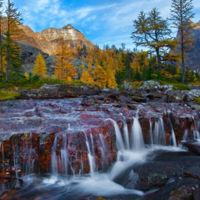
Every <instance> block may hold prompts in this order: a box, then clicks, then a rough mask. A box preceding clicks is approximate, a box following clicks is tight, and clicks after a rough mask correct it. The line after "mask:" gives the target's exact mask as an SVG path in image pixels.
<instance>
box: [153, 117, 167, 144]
mask: <svg viewBox="0 0 200 200" xmlns="http://www.w3.org/2000/svg"><path fill="white" fill-rule="evenodd" d="M153 144H157V145H165V129H164V123H163V119H162V118H161V117H160V118H159V120H158V121H157V122H155V128H154V130H153Z"/></svg>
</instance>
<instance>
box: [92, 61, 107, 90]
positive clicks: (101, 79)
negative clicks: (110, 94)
mask: <svg viewBox="0 0 200 200" xmlns="http://www.w3.org/2000/svg"><path fill="white" fill-rule="evenodd" d="M93 78H94V80H95V84H96V85H98V86H100V87H102V88H106V85H107V80H108V78H107V73H106V71H105V70H104V69H103V67H102V66H101V65H96V67H95V70H94V71H93Z"/></svg>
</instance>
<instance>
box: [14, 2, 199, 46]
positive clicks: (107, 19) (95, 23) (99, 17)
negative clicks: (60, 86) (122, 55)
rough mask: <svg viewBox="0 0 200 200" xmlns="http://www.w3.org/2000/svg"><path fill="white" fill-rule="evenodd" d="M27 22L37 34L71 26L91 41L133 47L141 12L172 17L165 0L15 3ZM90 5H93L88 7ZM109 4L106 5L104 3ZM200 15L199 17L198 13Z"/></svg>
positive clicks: (197, 3) (196, 18)
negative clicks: (123, 44)
mask: <svg viewBox="0 0 200 200" xmlns="http://www.w3.org/2000/svg"><path fill="white" fill-rule="evenodd" d="M15 1H16V2H18V5H20V6H18V7H19V8H20V11H21V13H22V17H23V19H24V24H25V25H28V26H31V28H32V29H33V30H34V31H40V32H41V31H42V30H43V29H45V28H48V27H54V28H62V27H63V26H65V25H67V24H72V25H73V26H74V27H75V28H76V29H78V30H81V31H82V32H83V34H84V35H85V36H86V37H87V38H88V39H90V40H91V41H92V42H94V43H97V44H100V45H102V44H111V42H112V44H117V45H120V44H121V43H122V42H123V43H127V46H129V48H131V46H133V44H132V41H131V39H130V34H131V32H132V31H133V20H134V19H136V18H137V16H138V13H139V12H140V11H141V10H144V11H145V12H149V11H150V10H151V9H152V8H154V7H157V8H158V9H159V11H160V12H161V15H162V17H164V18H165V17H168V16H169V14H170V6H171V1H166V0H140V1H138V0H131V1H130V0H117V1H116V0H109V1H105V0H104V1H102V0H97V1H95V2H92V1H87V2H81V1H75V0H35V1H27V0H15ZM88 2H92V3H90V4H88ZM102 2H106V3H102ZM20 3H21V4H20ZM193 5H194V11H195V13H197V14H196V16H195V21H198V20H200V11H199V10H200V1H199V0H193ZM198 13H199V14H198Z"/></svg>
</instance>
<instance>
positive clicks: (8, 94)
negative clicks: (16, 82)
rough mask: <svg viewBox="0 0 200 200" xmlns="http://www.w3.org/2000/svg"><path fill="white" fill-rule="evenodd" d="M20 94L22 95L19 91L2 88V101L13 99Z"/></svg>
mask: <svg viewBox="0 0 200 200" xmlns="http://www.w3.org/2000/svg"><path fill="white" fill-rule="evenodd" d="M19 96H20V93H19V92H14V91H7V90H0V101H4V100H13V99H15V98H16V97H19Z"/></svg>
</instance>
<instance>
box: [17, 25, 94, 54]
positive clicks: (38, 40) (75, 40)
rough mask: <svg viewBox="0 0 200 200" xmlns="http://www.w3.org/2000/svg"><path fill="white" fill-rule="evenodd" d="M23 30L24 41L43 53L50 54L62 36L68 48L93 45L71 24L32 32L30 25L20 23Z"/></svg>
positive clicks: (91, 46) (57, 45)
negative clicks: (60, 27)
mask: <svg viewBox="0 0 200 200" xmlns="http://www.w3.org/2000/svg"><path fill="white" fill-rule="evenodd" d="M20 28H21V29H22V30H23V32H24V41H25V42H26V43H28V44H30V45H32V46H34V47H36V48H38V49H40V50H42V51H43V52H44V53H48V54H49V55H52V54H53V53H54V52H55V50H56V49H57V48H59V42H60V40H61V38H64V40H65V41H66V44H67V45H68V47H69V48H76V47H78V46H79V47H82V46H83V45H85V46H86V47H87V48H93V47H94V46H95V45H94V44H93V43H92V42H91V41H89V40H87V39H86V38H85V36H84V35H83V34H82V33H81V32H80V31H78V30H77V29H75V28H74V27H73V26H71V25H67V26H64V27H63V28H62V29H56V28H48V29H45V30H43V31H42V32H41V33H39V32H36V33H35V32H34V31H33V30H32V29H31V28H30V27H28V26H23V25H20Z"/></svg>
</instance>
